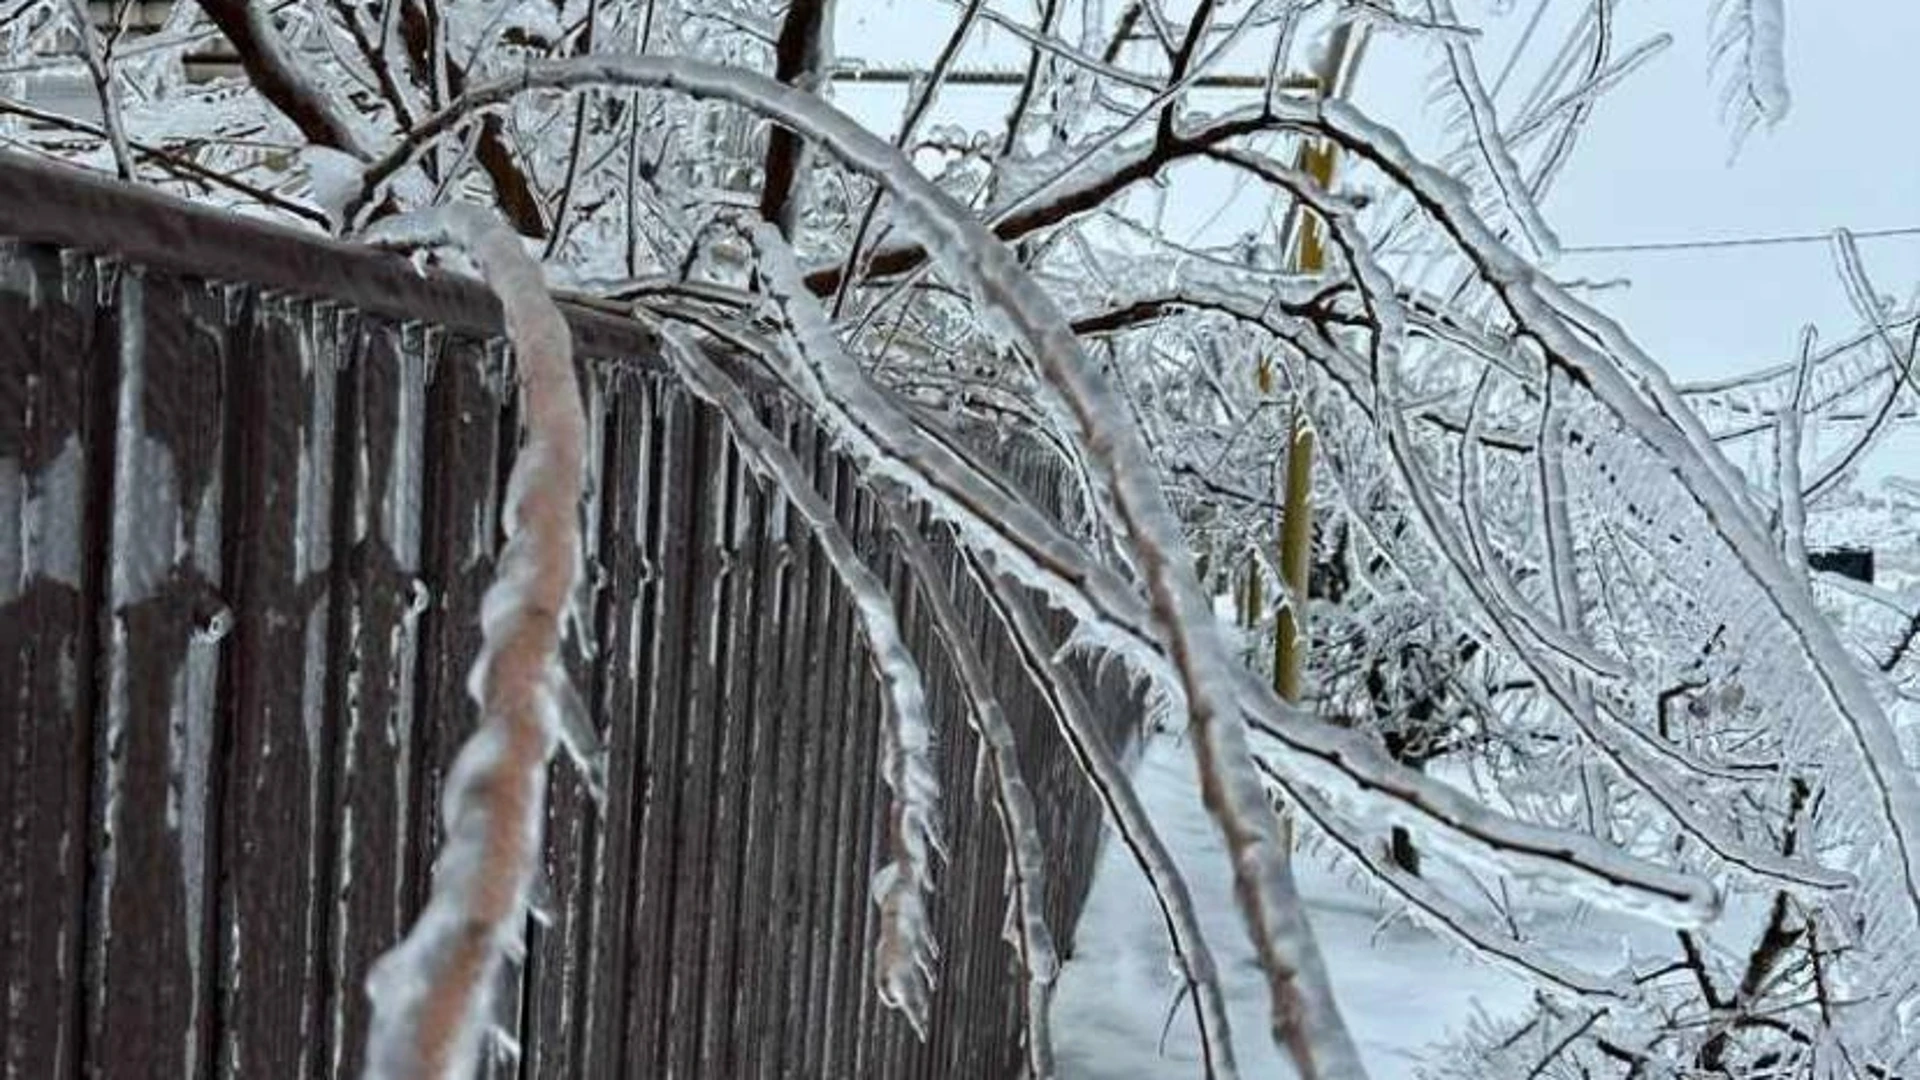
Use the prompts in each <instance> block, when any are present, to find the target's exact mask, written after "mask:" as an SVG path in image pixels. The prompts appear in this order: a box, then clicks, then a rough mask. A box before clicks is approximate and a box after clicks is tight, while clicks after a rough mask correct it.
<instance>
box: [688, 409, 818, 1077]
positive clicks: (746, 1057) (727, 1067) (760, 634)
mask: <svg viewBox="0 0 1920 1080" xmlns="http://www.w3.org/2000/svg"><path fill="white" fill-rule="evenodd" d="M762 422H763V423H767V425H768V428H769V430H771V431H778V430H779V428H778V427H777V426H776V425H777V424H778V423H779V422H780V421H779V419H777V418H776V419H773V420H769V419H767V418H765V417H763V418H762ZM753 505H754V511H755V512H754V515H753V517H752V523H751V528H752V529H753V531H754V538H753V543H752V547H753V551H754V562H753V565H752V576H753V579H754V581H755V583H756V585H755V595H754V601H753V605H752V609H751V611H750V612H748V613H747V616H746V617H745V618H744V619H743V620H742V623H743V626H742V629H743V631H745V632H746V633H748V634H750V635H751V645H750V649H751V653H752V657H753V664H752V675H751V678H750V679H749V680H747V681H746V685H745V686H744V687H743V688H742V689H741V692H740V697H739V701H740V709H741V712H742V714H743V716H745V717H746V718H747V720H748V722H747V723H746V724H745V725H743V726H745V727H747V728H749V729H750V731H751V734H750V736H748V737H747V738H746V739H745V740H743V745H744V749H743V750H742V751H741V753H742V754H743V757H742V759H741V760H742V777H743V782H744V783H745V784H746V785H747V788H748V794H747V798H746V800H745V805H744V807H743V811H742V814H743V816H742V821H741V829H742V835H741V837H740V839H739V841H738V845H737V851H738V863H737V867H736V872H737V873H738V875H739V879H738V887H737V888H736V890H735V892H734V903H733V905H732V907H731V908H730V910H729V911H728V912H727V913H726V917H727V918H729V919H730V920H731V921H732V922H733V924H734V926H735V928H736V933H737V938H736V941H735V946H734V947H735V951H736V963H735V967H736V975H735V978H734V981H733V982H732V984H731V986H730V987H729V992H728V993H727V995H726V997H725V1001H724V1008H725V1010H726V1011H725V1014H724V1016H722V1017H720V1018H718V1020H717V1022H716V1024H715V1027H714V1029H713V1033H712V1035H711V1036H710V1038H711V1041H712V1043H713V1044H715V1046H716V1049H717V1051H718V1055H719V1056H718V1057H717V1059H716V1062H715V1066H714V1069H715V1075H720V1076H748V1075H752V1073H751V1071H750V1070H751V1069H752V1068H753V1066H754V1064H755V1059H754V1055H753V1052H752V1044H753V1042H754V1041H755V1040H756V1039H757V1038H758V1035H759V1030H760V1028H759V1015H760V1014H759V1013H758V1012H757V1011H756V1005H755V1002H756V1001H757V1000H758V999H759V995H760V994H762V993H763V992H764V989H765V986H766V980H767V978H768V972H769V970H770V969H771V964H770V961H771V959H772V957H773V954H774V953H776V952H778V951H779V950H782V949H784V948H785V941H784V940H783V939H782V938H781V936H780V935H778V934H776V933H774V932H772V928H771V927H770V926H769V925H768V920H769V919H770V917H771V913H772V905H771V902H770V901H771V900H772V896H773V892H772V890H771V889H770V888H768V887H767V884H768V881H769V880H770V875H773V874H775V873H776V872H777V871H776V866H777V859H778V854H777V848H778V837H779V828H778V818H777V815H779V814H780V813H781V810H782V809H783V808H782V807H781V805H780V802H779V794H780V792H779V784H780V781H781V773H780V762H781V754H780V738H781V733H782V730H783V728H785V727H786V725H785V724H784V723H783V721H784V719H785V716H786V710H785V708H784V704H785V703H784V702H783V701H782V700H781V693H782V689H783V685H782V682H781V680H782V677H783V676H784V674H785V669H786V665H785V651H784V650H783V649H781V648H780V645H781V642H782V640H783V638H782V635H781V634H780V632H779V630H780V628H781V627H783V626H785V625H786V621H787V619H788V617H789V612H790V611H791V610H792V603H793V598H794V595H795V592H796V587H797V579H796V577H795V575H794V572H793V565H792V564H793V561H794V560H793V545H792V543H791V541H790V539H789V537H788V536H787V534H786V526H787V516H786V507H785V505H784V499H783V498H782V497H781V495H780V493H779V489H778V487H777V485H775V484H773V483H772V482H770V481H767V482H763V483H762V485H761V486H760V487H759V488H758V490H757V491H756V493H755V495H754V502H753Z"/></svg>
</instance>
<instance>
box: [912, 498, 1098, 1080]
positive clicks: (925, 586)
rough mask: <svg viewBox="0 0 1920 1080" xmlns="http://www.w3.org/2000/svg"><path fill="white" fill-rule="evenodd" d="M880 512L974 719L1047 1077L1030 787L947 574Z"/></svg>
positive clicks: (1050, 960) (1036, 837)
mask: <svg viewBox="0 0 1920 1080" xmlns="http://www.w3.org/2000/svg"><path fill="white" fill-rule="evenodd" d="M887 514H888V517H889V519H890V521H891V524H892V526H893V530H892V531H893V536H894V538H895V540H896V542H897V543H898V545H899V551H900V557H901V559H902V560H904V561H905V562H906V564H907V569H908V570H910V571H912V573H913V580H914V583H915V585H916V586H917V587H918V588H919V590H920V595H921V596H923V597H925V598H926V601H927V607H928V608H929V610H931V612H932V613H933V628H934V633H935V634H937V635H938V636H939V638H940V644H941V647H942V648H944V649H945V650H946V652H947V656H948V657H949V658H951V659H952V661H953V670H954V672H955V673H956V674H958V675H959V676H960V691H961V693H962V694H964V695H965V696H966V699H967V716H968V718H969V719H971V720H972V722H973V729H974V734H975V735H976V736H977V737H978V738H979V740H980V750H981V753H982V754H984V755H985V757H986V763H987V770H988V772H989V773H990V774H991V775H992V777H993V803H994V809H995V810H996V812H997V813H998V815H999V818H1000V827H1001V834H1002V837H1003V838H1004V841H1005V843H1006V845H1007V868H1008V871H1009V875H1010V876H1011V877H1012V879H1013V881H1012V890H1011V891H1012V893H1013V896H1012V898H1011V902H1012V906H1013V922H1014V924H1015V925H1014V931H1013V933H1012V934H1010V935H1009V936H1010V937H1011V938H1012V939H1013V945H1014V948H1015V949H1016V950H1017V951H1018V953H1019V955H1020V966H1021V969H1022V971H1023V973H1024V974H1025V977H1026V983H1027V992H1026V1021H1027V1038H1026V1050H1027V1072H1028V1075H1029V1076H1030V1077H1032V1080H1047V1078H1049V1077H1051V1076H1052V1075H1053V1025H1052V1021H1051V1017H1052V1013H1053V1004H1052V1003H1053V982H1054V978H1055V976H1056V975H1057V974H1058V973H1059V966H1060V959H1059V955H1058V954H1057V953H1056V952H1055V951H1054V947H1053V933H1052V931H1051V930H1049V929H1048V927H1047V912H1046V877H1047V874H1046V848H1045V846H1044V844H1043V842H1042V840H1041V836H1040V819H1039V815H1038V813H1037V812H1036V810H1035V806H1034V800H1033V792H1032V790H1031V789H1030V788H1029V787H1028V786H1027V781H1026V777H1025V775H1024V774H1022V773H1021V771H1020V755H1019V746H1018V744H1017V743H1016V742H1015V741H1014V737H1013V727H1012V725H1011V724H1009V723H1008V722H1007V716H1006V713H1005V711H1004V710H1002V709H1001V707H1000V697H999V694H998V693H997V692H996V691H995V689H994V686H993V680H992V677H991V676H990V675H989V674H988V670H987V664H986V660H985V659H984V658H983V657H982V656H981V654H980V649H979V647H978V646H977V645H976V644H975V643H974V639H973V635H972V634H971V633H970V632H969V629H968V627H967V624H966V621H965V620H964V619H963V618H962V617H961V615H960V609H959V607H958V605H956V604H955V603H954V600H953V594H952V592H951V590H949V589H948V587H947V580H948V575H946V574H944V573H942V572H941V567H940V565H939V563H938V562H937V561H936V560H935V558H934V555H933V552H932V550H931V549H929V547H928V546H927V542H926V540H925V539H923V538H922V536H921V534H920V529H919V526H918V525H917V524H916V523H915V522H914V521H913V520H912V518H911V517H910V516H909V513H908V511H907V510H906V509H905V508H904V507H903V506H902V505H901V504H899V503H895V502H889V503H888V504H887Z"/></svg>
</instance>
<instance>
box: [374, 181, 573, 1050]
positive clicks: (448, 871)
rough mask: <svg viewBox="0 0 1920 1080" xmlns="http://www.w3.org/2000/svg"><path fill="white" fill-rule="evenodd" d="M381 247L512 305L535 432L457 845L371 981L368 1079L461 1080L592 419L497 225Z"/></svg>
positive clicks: (509, 869)
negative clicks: (464, 261)
mask: <svg viewBox="0 0 1920 1080" xmlns="http://www.w3.org/2000/svg"><path fill="white" fill-rule="evenodd" d="M369 239H370V240H373V241H376V242H378V243H382V244H386V245H389V246H396V247H422V246H438V245H453V246H456V247H458V248H460V249H462V250H464V251H465V252H466V253H467V254H468V256H469V257H471V258H472V260H473V261H474V262H475V263H476V264H477V265H478V267H479V270H480V273H481V276H482V277H483V278H485V279H486V281H487V283H488V285H490V286H491V287H492V289H493V291H494V293H495V294H496V295H498V296H499V298H500V303H501V307H502V308H503V309H504V311H505V315H506V328H507V338H508V340H509V341H510V342H511V343H512V344H513V347H514V351H515V354H516V358H517V361H518V371H519V386H520V415H521V417H522V425H523V427H524V429H525V437H524V441H523V442H522V444H521V447H520V451H519V453H518V455H517V456H516V457H515V459H514V464H513V471H512V473H511V474H510V475H509V477H508V481H507V493H506V505H505V507H504V509H503V511H502V514H501V522H502V527H503V530H504V532H505V534H506V539H505V543H504V544H503V546H502V547H501V550H500V556H499V562H498V565H497V568H496V570H495V575H494V583H493V584H492V585H491V586H490V587H489V588H488V589H487V592H486V595H485V597H484V598H483V599H482V601H481V612H480V621H481V635H482V644H481V649H480V655H479V657H478V658H477V659H476V660H475V661H474V666H473V672H472V675H471V676H470V677H469V679H468V687H467V688H468V692H469V693H470V694H471V695H472V697H473V699H474V701H475V702H476V703H477V704H478V705H479V706H480V712H481V720H480V725H479V727H478V728H476V729H475V731H474V733H473V735H472V736H471V737H470V738H469V739H468V740H467V742H466V743H465V745H463V746H462V747H461V749H460V753H459V755H458V756H457V757H456V758H455V759H454V763H453V767H452V769H451V770H450V771H449V773H448V776H447V781H446V790H445V792H444V794H443V796H442V800H441V820H442V825H443V827H444V828H445V830H446V841H445V846H444V848H443V849H442V850H441V853H440V857H439V860H438V862H437V864H436V866H435V870H434V877H433V892H432V895H431V896H430V897H429V898H428V900H427V906H426V909H425V910H424V911H423V912H421V914H420V917H419V919H418V920H417V921H416V922H415V923H414V925H413V928H412V929H411V930H410V931H409V932H408V934H407V936H406V938H405V939H404V940H402V941H401V942H400V943H399V944H398V945H396V946H394V947H393V949H391V950H390V951H388V952H387V953H386V954H385V955H384V956H382V957H381V958H380V960H379V962H378V963H377V964H376V965H375V966H374V969H373V972H372V974H371V975H369V976H368V979H367V993H368V996H369V997H370V998H371V999H372V1002H373V1022H372V1026H371V1030H370V1031H369V1033H368V1041H367V1056H366V1068H365V1074H364V1075H365V1076H366V1077H367V1080H460V1078H464V1077H466V1076H468V1075H470V1071H471V1068H472V1065H473V1062H474V1059H475V1055H476V1054H477V1053H478V1050H479V1046H480V1041H481V1036H482V1034H483V1032H485V1031H486V1030H487V1028H488V1025H489V1023H490V1020H491V1017H490V1016H489V1010H490V1008H491V996H492V991H493V987H494V985H495V983H496V981H497V979H496V973H497V972H498V971H499V969H500V966H501V964H502V963H503V961H504V960H505V958H506V956H507V955H508V954H509V953H510V952H511V951H512V950H513V949H514V948H515V947H516V944H517V942H518V941H519V938H520V934H521V932H522V930H523V928H524V926H525V914H526V907H527V891H528V887H529V885H530V884H531V882H532V880H533V877H534V873H535V871H536V869H537V868H538V860H539V839H540V826H541V822H542V821H543V820H544V815H545V800H546V768H547V761H548V759H549V757H550V756H551V755H552V751H553V747H554V743H555V741H556V739H557V738H558V737H559V734H560V732H559V729H560V726H561V713H562V710H563V708H564V700H565V697H566V694H567V691H566V689H565V684H566V674H565V671H564V669H563V668H562V666H561V660H560V646H561V643H562V641H563V640H564V637H565V627H564V625H563V623H562V613H563V612H565V611H566V610H567V607H568V605H569V603H570V602H571V599H572V596H573V590H574V587H575V585H576V584H577V583H578V581H579V579H580V572H581V549H580V523H579V502H580V494H581V485H582V480H583V476H584V472H585V464H584V463H585V440H586V415H585V411H584V409H583V407H582V405H581V401H580V390H579V386H578V384H577V382H576V378H575V375H574V370H573V343H572V332H571V330H570V328H569V327H568V326H567V322H566V320H565V318H564V317H562V315H561V314H560V310H559V308H557V307H556V306H555V305H554V303H553V300H552V298H551V297H549V296H548V294H547V290H546V286H545V283H544V282H543V280H542V276H541V272H540V267H539V264H538V263H536V262H534V261H533V259H532V258H531V257H530V256H529V255H528V254H527V252H526V251H525V250H524V249H522V248H521V246H520V242H519V239H518V238H517V237H516V236H514V234H513V233H512V232H510V231H509V230H507V229H506V228H505V227H504V226H503V225H502V224H500V222H499V221H498V220H497V219H495V218H494V217H492V216H491V215H489V214H487V213H486V212H484V211H481V210H478V209H475V208H472V207H447V208H444V209H442V210H439V211H435V212H432V213H430V214H426V215H421V216H417V217H414V216H409V217H401V218H395V219H391V220H390V221H388V222H386V223H384V224H383V226H382V227H381V228H380V229H379V230H378V231H377V232H375V233H374V234H373V235H372V236H370V237H369Z"/></svg>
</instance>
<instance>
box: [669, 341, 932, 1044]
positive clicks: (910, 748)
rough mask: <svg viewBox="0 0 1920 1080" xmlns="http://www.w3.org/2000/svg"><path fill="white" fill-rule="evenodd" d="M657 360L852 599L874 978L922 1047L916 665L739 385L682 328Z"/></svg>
mask: <svg viewBox="0 0 1920 1080" xmlns="http://www.w3.org/2000/svg"><path fill="white" fill-rule="evenodd" d="M659 331H660V338H661V344H662V345H663V346H664V348H663V350H662V351H663V352H664V353H665V354H666V357H667V359H668V361H669V362H671V363H672V365H673V368H674V370H675V372H676V373H678V374H679V376H680V378H681V380H682V381H683V382H685V383H686V384H687V386H688V388H689V389H691V390H692V391H693V392H694V394H695V395H696V396H698V397H699V398H700V399H701V400H703V401H705V402H707V403H709V404H711V405H713V406H714V407H715V408H717V409H719V410H720V413H721V415H722V416H724V417H726V420H727V427H728V428H729V429H730V430H732V432H733V435H734V439H735V441H736V442H737V443H738V444H739V447H740V451H741V454H742V456H743V457H744V458H745V459H746V460H747V462H748V463H749V464H750V465H751V466H752V467H753V469H754V471H755V472H757V473H759V474H760V475H762V476H764V477H766V478H767V479H768V480H770V481H772V482H773V484H774V485H775V486H776V487H777V488H779V490H780V493H781V494H782V495H783V496H784V497H785V498H786V500H787V504H788V505H789V506H791V507H792V508H793V510H794V512H795V513H797V514H799V515H800V518H801V520H802V521H805V522H806V524H807V527H808V528H809V529H811V530H812V531H813V535H814V538H815V539H816V540H818V541H819V543H820V550H821V551H822V552H823V553H824V554H825V555H826V558H827V562H828V564H829V565H831V566H832V567H833V570H834V573H835V574H836V575H838V576H839V578H840V582H841V584H842V585H844V586H845V587H846V589H847V593H848V595H850V596H851V597H852V598H853V603H854V610H855V612H856V613H857V614H858V615H859V617H860V626H861V630H862V632H863V633H864V634H865V636H866V639H867V650H868V658H869V661H870V662H871V663H872V664H873V667H874V671H875V673H876V674H877V675H878V676H879V677H880V684H881V688H882V690H884V691H885V693H886V700H887V719H888V721H889V723H888V724H887V725H886V727H885V729H884V730H885V733H886V736H887V738H886V740H885V741H886V746H885V753H884V754H883V755H882V765H881V777H882V779H884V780H885V781H886V783H887V786H888V787H889V788H891V789H892V790H893V809H892V813H891V814H890V818H891V820H890V822H889V828H888V847H889V849H890V851H891V859H890V860H889V861H888V863H887V864H886V865H885V866H883V867H882V868H881V869H880V870H879V872H878V873H876V874H875V875H874V880H873V892H874V904H875V905H876V906H877V907H879V909H880V915H881V918H880V939H879V941H878V942H877V943H876V944H875V946H874V948H875V950H876V954H877V960H878V963H877V964H876V971H875V978H876V980H877V982H878V984H879V990H880V999H881V1000H882V1001H884V1002H885V1003H886V1004H887V1005H889V1006H891V1007H893V1008H896V1009H899V1010H900V1011H901V1012H902V1013H903V1014H904V1015H905V1016H906V1018H907V1021H908V1022H909V1023H911V1024H912V1025H913V1028H914V1030H915V1031H916V1032H918V1033H919V1035H920V1037H921V1038H922V1039H923V1040H924V1039H925V1038H926V1037H927V1019H928V1007H929V999H930V996H931V994H932V991H933V964H934V959H935V957H936V956H937V955H938V949H937V948H935V946H934V939H933V926H932V924H931V923H930V922H929V921H928V918H927V903H926V896H927V894H928V893H929V892H931V891H932V889H933V857H934V853H935V852H936V851H938V850H939V846H940V839H939V820H938V819H939V794H940V781H939V778H938V776H937V775H936V774H935V772H934V769H933V735H932V730H933V729H932V723H933V720H932V715H931V713H930V712H929V710H928V707H927V690H926V684H925V681H924V680H923V679H922V678H921V676H920V665H919V663H918V662H917V661H916V660H915V659H914V657H913V651H912V649H911V648H909V647H908V645H907V641H906V636H905V635H904V634H903V633H902V632H901V629H900V622H899V619H898V618H897V617H896V616H895V614H894V608H893V597H892V595H891V594H890V593H889V591H888V589H887V584H886V582H884V581H882V580H881V579H880V577H879V575H877V574H875V573H874V572H873V569H872V568H871V567H869V566H868V565H867V563H866V561H865V560H864V559H862V558H861V557H860V553H859V551H858V550H857V549H856V548H855V547H854V546H853V540H852V538H851V537H849V536H848V535H847V531H846V529H844V528H842V527H841V525H840V520H839V518H837V517H836V516H834V512H833V507H831V506H829V505H828V504H827V501H826V500H825V499H824V498H822V497H821V495H820V493H819V492H818V491H816V490H815V489H814V487H813V482H812V481H811V480H810V479H809V478H808V476H807V474H806V470H805V469H804V468H803V467H802V466H801V464H800V461H799V459H798V458H796V457H794V455H793V451H792V450H790V449H788V447H787V446H786V444H784V443H782V442H780V441H779V440H777V439H775V438H774V437H773V434H772V433H771V432H769V431H768V430H767V429H766V427H765V425H763V424H761V422H760V419H759V417H758V416H757V415H755V413H754V410H753V403H752V402H751V401H749V400H747V396H746V394H745V393H744V392H742V391H741V389H740V387H739V386H738V385H737V384H735V383H734V382H733V380H732V379H729V378H728V377H727V376H726V375H725V373H723V372H722V371H720V369H719V368H718V367H716V366H715V365H714V363H713V361H711V360H709V359H707V357H706V356H705V355H704V354H703V353H702V352H701V351H700V346H699V343H698V342H696V341H695V340H694V339H693V337H692V336H691V334H689V333H688V331H687V330H685V329H684V328H682V327H680V326H677V325H675V324H672V323H665V324H662V325H661V326H660V327H659Z"/></svg>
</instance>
